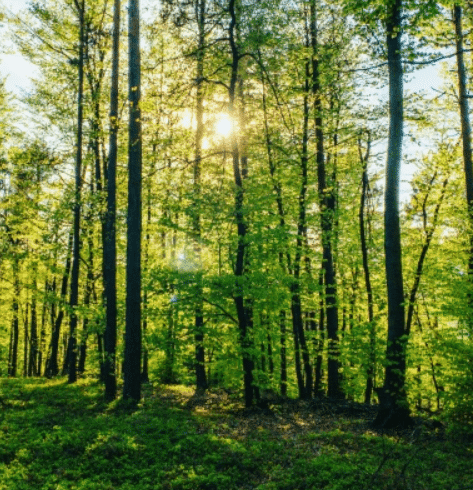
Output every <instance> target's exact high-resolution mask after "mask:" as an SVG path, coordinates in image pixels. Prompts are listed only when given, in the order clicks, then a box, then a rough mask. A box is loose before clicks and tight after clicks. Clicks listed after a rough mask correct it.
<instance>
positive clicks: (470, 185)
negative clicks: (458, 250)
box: [453, 4, 473, 307]
mask: <svg viewBox="0 0 473 490" xmlns="http://www.w3.org/2000/svg"><path fill="white" fill-rule="evenodd" d="M453 23H454V25H455V40H456V52H457V74H458V104H459V109H460V119H461V134H462V146H463V167H464V173H465V187H466V201H467V207H468V219H469V223H470V236H469V239H470V253H469V259H468V275H469V278H470V281H473V230H472V227H473V158H472V150H471V124H470V111H469V104H468V97H469V95H468V91H467V74H466V69H465V62H464V58H463V28H462V7H461V5H460V4H455V5H454V7H453ZM469 303H470V307H471V306H473V293H470V295H469Z"/></svg>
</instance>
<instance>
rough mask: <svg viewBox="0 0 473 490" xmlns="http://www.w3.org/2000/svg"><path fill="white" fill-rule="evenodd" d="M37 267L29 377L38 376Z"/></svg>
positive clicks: (34, 269) (32, 311) (34, 274)
mask: <svg viewBox="0 0 473 490" xmlns="http://www.w3.org/2000/svg"><path fill="white" fill-rule="evenodd" d="M36 275H37V265H36V264H35V265H34V266H33V288H32V297H31V324H30V359H29V364H28V376H38V370H37V367H38V317H37V312H36V290H37V281H36Z"/></svg>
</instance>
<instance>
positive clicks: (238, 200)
mask: <svg viewBox="0 0 473 490" xmlns="http://www.w3.org/2000/svg"><path fill="white" fill-rule="evenodd" d="M238 7H239V5H238V0H230V2H229V7H228V8H229V13H230V26H229V33H228V34H229V42H230V50H231V76H230V86H229V90H228V95H229V104H228V106H229V114H230V117H231V121H232V130H231V132H230V142H231V151H232V162H233V176H234V182H235V221H236V225H237V235H238V241H237V251H236V258H235V267H234V273H235V279H236V285H235V293H234V300H235V306H236V310H237V316H238V327H239V338H240V346H241V350H242V361H243V381H244V389H245V405H246V406H247V407H250V406H251V405H252V404H253V397H254V386H253V369H254V361H253V357H252V356H253V353H252V349H251V347H252V332H251V327H252V322H253V318H252V307H251V304H250V301H249V299H248V297H246V291H245V289H246V284H245V275H246V274H247V272H248V270H247V267H248V239H247V235H248V223H247V217H246V216H245V210H244V196H245V189H244V179H245V177H246V176H247V172H248V168H247V165H248V162H247V157H246V155H245V154H244V148H242V146H243V145H240V144H239V140H240V141H242V140H243V139H244V138H245V136H246V135H245V127H244V121H243V120H242V118H241V117H239V113H238V112H239V111H238V107H237V101H238V93H237V88H238V86H241V85H240V84H242V81H241V80H240V76H241V73H240V72H241V66H240V61H241V58H242V53H241V52H240V46H239V42H238V29H239V13H240V12H239V11H238V10H239V9H238ZM242 103H243V101H242V100H241V97H240V104H242ZM239 120H240V121H239ZM237 121H239V122H240V127H239V133H240V134H238V132H237ZM242 123H243V124H242Z"/></svg>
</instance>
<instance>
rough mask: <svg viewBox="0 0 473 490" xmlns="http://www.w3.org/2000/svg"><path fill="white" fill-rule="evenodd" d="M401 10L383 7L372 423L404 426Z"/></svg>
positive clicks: (396, 6)
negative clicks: (380, 362)
mask: <svg viewBox="0 0 473 490" xmlns="http://www.w3.org/2000/svg"><path fill="white" fill-rule="evenodd" d="M401 11H402V0H394V1H393V2H391V3H390V4H389V7H388V12H387V48H388V70H389V109H390V118H389V140H388V159H387V165H386V190H385V211H384V230H385V231H384V249H385V255H386V282H387V291H388V341H387V347H386V370H385V378H384V386H383V388H382V389H381V390H378V395H379V400H380V405H379V410H378V415H377V417H376V420H375V421H374V425H375V426H376V427H384V428H390V427H396V426H398V427H403V426H407V425H409V424H410V423H411V419H410V410H409V405H408V401H407V394H406V388H405V377H406V345H407V338H406V337H407V336H406V330H405V317H404V288H403V277H402V251H401V231H400V223H399V174H400V167H401V157H402V136H403V134H402V133H403V89H402V83H403V69H402V61H401V50H402V44H401Z"/></svg>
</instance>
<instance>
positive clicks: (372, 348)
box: [358, 133, 376, 403]
mask: <svg viewBox="0 0 473 490" xmlns="http://www.w3.org/2000/svg"><path fill="white" fill-rule="evenodd" d="M370 148H371V135H370V134H369V133H368V142H367V148H366V153H365V155H364V156H363V154H362V151H361V139H359V140H358V150H359V154H360V162H361V164H362V178H361V198H360V211H359V224H360V243H361V256H362V260H363V272H364V276H365V287H366V294H367V296H368V328H369V351H368V369H367V379H366V390H365V403H371V396H372V394H373V388H374V373H375V372H376V326H375V323H374V309H373V288H372V287H371V275H370V267H369V261H368V244H367V239H366V231H365V203H366V200H367V199H368V188H369V179H368V160H369V157H370Z"/></svg>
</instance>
